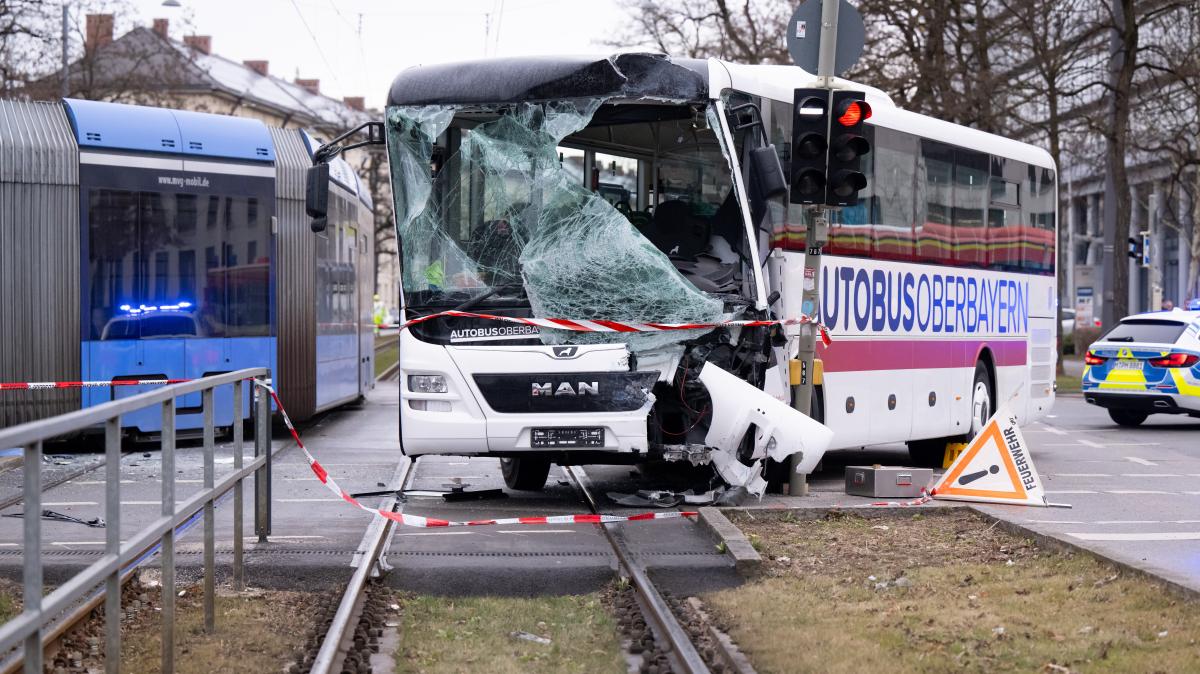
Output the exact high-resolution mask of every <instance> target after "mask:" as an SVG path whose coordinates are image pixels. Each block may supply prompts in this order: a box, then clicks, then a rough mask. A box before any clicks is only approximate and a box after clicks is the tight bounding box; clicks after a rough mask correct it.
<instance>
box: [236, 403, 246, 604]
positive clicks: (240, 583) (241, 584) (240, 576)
mask: <svg viewBox="0 0 1200 674" xmlns="http://www.w3.org/2000/svg"><path fill="white" fill-rule="evenodd" d="M243 421H244V419H243V417H242V382H240V381H236V382H234V383H233V470H234V472H237V471H240V470H241V469H242V433H243V430H244V429H243V426H242V422H243ZM242 508H243V504H242V481H241V480H238V481H237V484H235V485H234V487H233V591H234V592H241V591H242V590H245V589H246V576H245V574H244V570H243V567H242V545H243V541H242Z"/></svg>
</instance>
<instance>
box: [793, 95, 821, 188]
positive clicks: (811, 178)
mask: <svg viewBox="0 0 1200 674" xmlns="http://www.w3.org/2000/svg"><path fill="white" fill-rule="evenodd" d="M828 136H829V90H828V89H797V90H796V93H795V97H794V98H793V104H792V160H791V164H790V165H789V167H788V182H789V184H790V185H791V201H792V203H793V204H823V203H825V182H826V180H825V171H826V150H828V149H829V142H828V140H827V138H828Z"/></svg>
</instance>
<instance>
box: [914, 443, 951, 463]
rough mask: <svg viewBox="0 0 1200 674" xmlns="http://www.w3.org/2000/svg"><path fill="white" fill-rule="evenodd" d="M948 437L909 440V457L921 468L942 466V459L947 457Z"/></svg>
mask: <svg viewBox="0 0 1200 674" xmlns="http://www.w3.org/2000/svg"><path fill="white" fill-rule="evenodd" d="M948 442H950V440H948V439H946V438H933V439H931V440H909V441H908V458H909V461H911V462H912V464H913V465H914V466H917V467H919V468H941V467H942V460H943V459H945V458H946V444H947V443H948Z"/></svg>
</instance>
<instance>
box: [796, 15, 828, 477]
mask: <svg viewBox="0 0 1200 674" xmlns="http://www.w3.org/2000/svg"><path fill="white" fill-rule="evenodd" d="M840 2H841V0H821V44H820V52H819V53H818V57H817V77H818V86H819V87H820V88H823V89H833V68H834V59H835V57H836V55H837V23H838V6H839V5H840ZM829 117H830V118H832V115H829ZM828 121H829V122H831V121H832V119H830V120H828ZM828 136H829V128H828V127H826V137H828ZM809 212H810V215H811V217H809V218H808V228H807V230H806V232H805V233H806V236H805V238H804V245H805V251H804V282H803V283H802V284H801V296H800V300H801V301H800V306H801V307H802V311H803V312H804V313H805V314H807V315H810V316H811V315H814V314H815V315H816V316H818V317H819V316H820V307H821V304H820V299H821V298H820V294H819V288H820V284H819V283H818V281H819V280H820V277H821V249H822V248H823V247H824V245H825V240H826V239H827V238H828V236H829V214H830V209H829V208H827V207H825V206H815V207H811V208H810V209H809ZM810 280H811V283H810V282H809V281H810ZM798 339H799V346H798V348H797V353H796V358H797V360H799V361H800V383H799V385H798V386H796V387H795V390H794V391H793V392H792V407H794V408H796V409H797V410H800V412H802V413H804V414H809V415H811V414H812V396H813V361H814V360H815V358H816V353H817V329H816V327H815V326H813V325H812V324H811V323H806V324H804V325H801V326H800V335H799V338H798ZM800 460H801V458H800V457H798V456H796V455H793V456H792V461H791V465H790V467H789V470H788V493H789V494H790V495H792V496H807V495H808V481H807V476H806V475H804V474H803V473H797V472H796V468H797V467H798V466H799V462H800Z"/></svg>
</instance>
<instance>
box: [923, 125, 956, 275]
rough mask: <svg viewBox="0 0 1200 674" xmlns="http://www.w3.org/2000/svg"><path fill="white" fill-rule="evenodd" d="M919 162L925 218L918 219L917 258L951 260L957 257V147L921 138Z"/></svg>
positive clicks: (927, 260)
mask: <svg viewBox="0 0 1200 674" xmlns="http://www.w3.org/2000/svg"><path fill="white" fill-rule="evenodd" d="M920 162H921V163H920V165H919V169H918V174H919V175H920V176H921V177H922V178H923V181H922V184H921V185H920V187H921V188H923V190H922V191H923V192H924V198H923V200H922V201H923V204H924V219H923V221H920V222H919V223H918V234H917V237H916V238H917V259H919V260H922V261H926V262H939V263H942V264H950V263H952V262H953V261H954V254H953V251H954V237H953V233H952V232H951V224H952V223H953V210H952V209H953V183H952V181H953V177H954V150H953V148H951V147H950V146H949V145H946V144H944V143H938V142H936V141H931V140H924V139H922V140H921V157H920Z"/></svg>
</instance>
